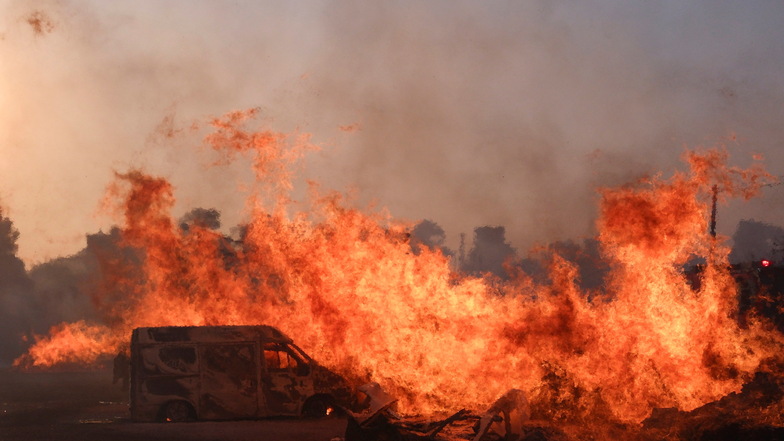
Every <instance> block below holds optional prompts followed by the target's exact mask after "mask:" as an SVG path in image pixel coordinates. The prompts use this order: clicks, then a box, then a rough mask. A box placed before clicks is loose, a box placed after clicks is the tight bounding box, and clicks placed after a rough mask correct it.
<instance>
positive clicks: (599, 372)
mask: <svg viewBox="0 0 784 441" xmlns="http://www.w3.org/2000/svg"><path fill="white" fill-rule="evenodd" d="M254 115H255V111H249V112H234V113H231V114H229V115H227V116H226V117H224V118H219V119H215V120H214V121H212V123H211V125H212V126H213V128H214V130H215V131H214V132H213V133H212V134H210V135H208V136H207V137H206V141H207V145H209V146H210V147H212V148H213V149H215V151H216V152H217V153H218V154H220V155H221V158H222V159H221V160H220V161H219V162H228V161H231V160H234V159H236V157H238V156H250V157H251V161H252V164H253V168H254V171H255V172H256V176H257V183H258V188H257V191H256V192H254V194H253V195H252V196H251V198H250V200H249V210H250V220H249V222H248V224H247V226H246V228H245V231H244V233H243V235H242V238H241V239H240V240H239V241H232V240H230V239H227V238H226V237H224V236H222V235H221V234H219V233H217V232H215V231H213V230H210V229H208V228H206V227H205V226H202V225H198V224H194V225H192V226H190V227H189V228H187V229H183V228H179V227H178V226H177V225H176V223H175V222H174V221H173V220H172V218H171V215H170V210H171V208H172V206H173V204H174V191H173V189H172V187H171V185H170V184H169V183H168V182H166V181H165V180H163V179H160V178H154V177H150V176H147V175H145V174H144V173H142V172H140V171H132V172H129V173H127V174H118V175H117V181H116V182H115V184H113V185H112V186H111V187H110V191H109V192H108V196H107V206H114V207H116V208H119V209H120V210H121V212H122V216H123V222H122V226H121V229H120V237H121V238H122V242H121V251H122V252H121V253H119V254H118V253H113V254H108V253H107V254H105V255H104V254H102V252H101V249H96V250H94V251H95V252H96V255H97V256H99V258H100V259H101V264H102V269H103V272H102V277H103V278H102V279H101V281H100V283H97V284H96V287H95V289H94V299H95V303H96V305H98V307H99V308H100V310H101V313H102V314H103V317H104V324H103V325H88V324H86V323H83V322H80V323H75V324H70V325H68V324H63V325H61V326H59V327H56V328H54V329H53V330H52V331H51V333H50V335H49V336H47V337H43V338H39V339H38V340H37V341H36V343H35V344H34V345H33V346H32V347H31V349H30V351H29V353H28V354H27V356H26V357H24V359H20V360H18V364H24V363H32V364H33V365H51V364H56V363H61V362H63V361H75V360H78V361H80V362H84V363H89V362H91V361H94V360H96V359H97V358H98V357H99V356H100V355H101V354H114V353H116V352H117V351H118V350H119V349H120V348H121V347H122V345H124V344H125V342H126V341H127V339H128V336H129V335H130V331H131V330H132V329H133V328H135V327H138V326H168V325H217V324H223V325H231V324H262V323H263V324H269V325H273V326H276V327H278V328H280V329H281V330H283V331H284V332H285V333H287V334H289V335H291V336H292V337H293V338H294V339H295V340H296V341H297V342H298V344H299V345H300V346H302V347H303V349H305V350H306V351H307V352H309V353H310V354H311V355H313V356H314V358H316V359H317V360H319V361H320V362H322V363H324V364H325V365H327V366H328V367H330V368H332V369H334V370H336V371H339V372H341V373H343V374H345V375H346V376H348V377H350V378H354V379H356V380H357V381H368V380H372V381H376V382H378V383H380V384H381V385H382V386H383V387H384V388H385V389H386V390H388V391H390V392H391V393H392V394H393V395H395V396H397V397H399V398H400V404H401V407H402V409H401V410H403V411H407V412H416V413H432V412H439V411H447V410H452V411H454V410H456V409H459V408H464V407H472V406H473V407H476V408H482V407H485V406H487V405H488V404H489V403H492V402H493V401H494V400H495V399H496V398H497V397H498V396H500V395H502V394H503V393H504V392H505V391H507V390H509V389H510V388H513V387H515V388H519V389H521V390H524V391H526V393H527V394H528V395H529V396H530V397H531V400H532V403H534V404H536V403H539V405H540V406H541V407H542V408H545V409H546V410H545V411H546V412H549V413H550V414H551V415H552V416H554V417H558V416H559V413H569V414H571V415H590V414H599V413H602V414H606V415H609V417H612V418H614V419H617V420H621V421H640V420H642V419H643V418H645V417H646V416H648V415H649V414H650V412H651V410H652V409H653V408H655V407H678V408H680V409H684V410H689V409H693V408H696V407H698V406H700V405H702V404H705V403H707V402H709V401H713V400H716V399H718V398H720V397H722V396H724V395H726V394H728V393H730V392H732V391H737V390H739V388H740V386H741V385H742V384H743V383H744V381H746V380H748V379H749V378H751V376H752V375H753V374H754V372H755V371H757V370H758V369H760V367H761V366H762V365H763V364H764V363H765V362H766V360H767V359H769V358H771V357H774V356H775V355H776V354H777V353H780V351H781V349H782V341H781V339H780V338H779V336H778V334H775V333H770V332H767V331H766V328H765V325H764V323H762V322H761V321H754V320H752V321H751V322H752V323H751V324H749V325H748V326H747V327H746V328H740V327H739V326H738V324H737V321H736V320H735V318H734V314H735V295H736V293H735V286H734V280H733V278H732V277H731V276H730V274H729V273H728V270H727V254H728V250H727V248H726V247H725V246H724V245H722V244H721V243H720V241H719V240H716V239H713V238H711V237H710V236H709V235H708V233H707V230H708V228H707V220H706V213H708V212H709V209H708V200H709V199H710V195H711V189H712V187H713V186H714V185H715V186H718V188H719V189H720V194H721V195H722V197H732V196H742V197H751V196H753V195H754V193H755V191H756V190H758V189H759V187H760V186H761V185H763V184H764V183H766V182H768V181H769V180H770V177H769V176H768V175H767V174H766V173H765V172H764V171H763V170H762V169H760V168H758V167H752V168H750V169H737V168H732V167H728V166H727V165H726V162H727V159H728V158H727V155H726V153H725V152H723V151H721V150H708V151H704V152H692V153H688V154H687V155H686V157H685V159H686V161H687V162H688V164H689V165H690V170H691V171H690V173H679V174H676V175H674V176H673V177H672V178H670V179H663V178H661V177H654V178H649V179H647V180H645V181H643V182H639V183H637V184H636V185H633V186H628V187H623V188H619V189H604V190H602V191H601V210H600V213H601V216H600V219H599V220H598V222H597V225H598V229H599V231H600V235H599V239H600V240H601V243H602V247H603V252H604V255H605V258H606V259H607V260H608V261H609V262H610V267H611V268H612V271H611V274H610V276H609V277H608V279H607V282H606V284H605V288H604V290H603V291H602V292H593V293H586V292H582V291H581V290H580V289H579V285H578V284H577V283H576V282H577V278H578V275H577V269H576V267H575V265H574V264H572V263H570V262H569V261H567V260H565V259H563V258H561V257H559V256H557V255H556V256H554V257H553V258H552V261H551V263H550V277H549V278H550V281H549V282H548V283H546V284H543V285H542V284H537V283H534V282H533V281H532V280H531V279H530V278H529V277H527V276H526V275H525V274H522V273H519V272H518V273H515V274H514V277H512V278H511V280H510V281H508V282H502V281H499V280H497V279H492V278H489V277H487V278H481V277H470V276H466V275H462V274H458V273H456V272H455V271H454V270H452V269H451V268H450V263H449V260H448V258H447V257H445V256H443V255H442V254H441V253H440V252H437V251H431V250H428V249H424V250H422V252H421V253H418V254H414V253H412V252H411V248H410V245H409V241H408V230H409V228H410V225H408V224H406V223H402V222H399V221H395V220H394V219H392V218H391V217H390V216H389V215H388V214H386V213H385V212H383V211H375V212H363V211H361V210H359V209H356V208H352V207H351V203H350V201H349V202H347V201H346V198H345V196H343V195H341V194H339V193H327V194H322V193H320V192H319V190H318V188H317V187H316V186H315V185H314V186H313V188H312V192H311V193H312V195H311V203H310V206H309V208H308V209H307V210H303V211H295V210H294V208H293V205H292V204H291V201H290V200H289V192H290V190H291V188H292V181H291V179H292V175H291V171H292V167H293V166H295V165H296V164H297V162H298V161H299V159H300V158H302V157H303V155H304V154H305V153H306V152H307V151H310V150H314V149H315V148H316V147H315V146H314V145H312V144H311V143H310V140H309V138H308V137H307V136H306V135H296V134H295V135H286V134H281V133H276V132H272V131H261V132H256V131H248V130H246V129H245V126H246V125H248V124H249V123H250V122H251V121H252V120H253V117H254ZM695 256H697V257H702V258H704V259H705V260H706V262H707V265H706V270H705V272H704V273H703V280H702V283H701V288H700V289H699V290H697V291H694V290H693V289H692V288H691V287H690V285H689V284H688V283H687V280H686V278H685V277H684V275H683V273H682V271H681V268H682V267H683V265H684V264H685V263H686V262H687V261H688V260H689V259H690V258H693V257H695Z"/></svg>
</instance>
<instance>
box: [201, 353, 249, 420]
mask: <svg viewBox="0 0 784 441" xmlns="http://www.w3.org/2000/svg"><path fill="white" fill-rule="evenodd" d="M199 359H200V373H201V394H200V396H199V416H200V417H201V418H203V419H232V418H249V417H255V416H258V415H257V414H258V410H259V407H258V391H257V372H258V367H257V363H256V360H257V357H256V350H255V344H254V343H215V344H202V345H200V346H199Z"/></svg>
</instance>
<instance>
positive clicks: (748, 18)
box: [0, 0, 784, 263]
mask: <svg viewBox="0 0 784 441" xmlns="http://www.w3.org/2000/svg"><path fill="white" fill-rule="evenodd" d="M0 11H2V14H0V16H2V17H3V18H2V19H0V57H2V58H3V60H7V62H4V63H3V65H2V66H0V146H1V148H2V153H3V154H2V157H3V161H1V162H0V176H1V178H0V179H2V181H0V188H2V191H0V196H1V197H2V198H3V200H4V201H5V202H6V203H7V205H8V206H9V209H10V210H11V214H12V215H13V216H14V219H15V220H16V223H17V228H19V231H20V232H21V239H20V243H19V255H20V257H21V258H22V259H23V260H25V261H26V262H28V263H36V262H37V263H40V262H43V261H45V260H47V259H49V258H52V257H56V256H62V255H68V254H72V253H74V252H76V251H78V250H79V249H81V248H83V247H84V232H85V231H97V230H98V229H99V228H104V229H108V228H109V227H110V225H111V224H112V220H111V219H107V218H106V217H101V216H95V215H94V214H95V206H96V201H98V200H99V199H100V198H101V196H102V194H103V188H104V186H105V185H106V183H107V182H109V181H110V180H111V177H112V173H113V170H117V171H119V172H124V171H126V170H128V169H130V168H142V169H144V170H145V171H147V172H149V173H151V174H154V175H158V176H165V177H167V178H168V179H170V180H171V181H172V182H173V184H174V186H175V187H176V188H177V194H178V195H179V196H178V197H179V200H178V204H179V205H178V206H177V207H175V212H176V214H177V215H181V214H184V212H185V211H187V210H188V209H190V208H191V207H194V206H208V207H217V208H218V209H220V210H221V212H222V213H224V219H223V221H224V222H223V223H224V225H236V224H239V223H241V222H242V221H243V220H244V219H245V215H244V214H243V207H244V206H243V201H244V197H243V195H240V194H238V193H240V192H238V191H237V189H238V187H239V186H241V185H242V184H243V183H246V182H247V181H248V179H249V178H250V177H249V176H248V175H247V174H243V172H242V171H240V169H239V168H232V167H224V168H220V169H215V170H213V169H209V170H207V169H204V168H203V166H202V164H204V162H205V161H204V155H203V154H192V153H191V151H192V150H190V149H189V150H185V148H186V147H189V146H191V145H193V144H196V143H197V142H195V140H194V138H193V137H192V136H191V132H190V131H189V130H188V128H189V126H190V124H191V122H192V121H194V120H197V119H199V118H202V117H203V116H205V115H217V114H223V113H225V112H226V111H228V110H233V109H244V108H250V107H260V108H261V109H262V114H263V115H265V116H266V117H267V118H269V120H270V122H271V123H272V126H274V127H275V128H276V129H277V130H282V131H289V130H291V129H293V128H300V129H301V130H303V131H307V132H311V133H313V134H314V138H313V139H314V141H315V142H317V143H321V144H323V145H324V146H325V147H327V148H326V149H325V150H324V151H323V152H322V153H320V154H316V155H312V156H311V157H310V158H309V159H308V160H307V164H306V169H305V173H304V174H303V175H302V178H303V180H304V179H315V180H318V181H320V182H321V183H322V184H323V185H324V186H325V187H329V188H337V189H343V188H345V187H347V186H354V187H356V188H358V189H359V190H360V193H359V194H360V198H361V202H367V201H368V200H377V201H379V202H380V203H381V204H382V205H384V206H387V207H388V208H389V209H390V211H391V212H392V213H393V214H394V215H395V216H399V217H403V218H409V219H414V220H416V219H423V218H427V219H433V220H434V221H436V222H438V223H439V224H440V225H442V226H443V229H444V230H445V233H446V242H445V244H446V246H449V247H451V248H453V249H454V248H457V246H458V243H457V240H458V237H459V234H460V233H465V232H471V231H472V229H473V228H474V227H475V226H477V225H504V226H506V234H507V235H508V240H509V241H510V243H511V244H512V245H513V246H514V247H515V248H517V249H520V250H525V249H528V248H530V246H531V245H533V244H535V243H540V244H541V243H548V242H551V241H553V240H570V239H576V238H579V237H586V236H587V237H590V236H592V235H593V233H594V231H595V227H594V224H593V223H594V219H595V208H594V207H595V200H596V197H595V189H596V188H597V187H603V186H614V185H617V184H620V183H622V182H627V181H628V180H629V179H634V178H638V177H640V176H643V175H645V174H649V173H653V172H655V171H658V170H662V171H664V172H665V173H666V172H669V171H671V170H673V169H674V168H677V167H679V165H678V161H679V156H680V154H681V153H682V151H683V149H684V146H694V145H701V144H708V145H713V144H715V143H726V144H728V147H729V148H730V149H733V150H734V151H735V153H738V155H736V156H738V157H741V158H743V157H749V156H750V155H751V154H752V153H760V154H763V155H765V156H766V157H767V159H768V161H769V163H770V164H778V163H781V162H782V160H783V159H784V151H782V149H780V148H779V147H780V146H779V143H780V140H781V139H782V138H783V137H782V135H783V133H782V130H784V129H782V127H781V124H780V121H781V120H782V117H784V109H783V108H782V106H781V105H780V103H781V102H782V99H783V98H784V79H782V77H781V75H780V72H781V71H782V68H784V28H782V27H781V26H780V23H781V22H782V21H783V20H782V19H784V6H783V5H781V4H780V3H778V2H769V1H763V0H752V1H748V2H744V3H743V5H741V6H738V5H737V4H736V3H735V2H728V1H708V0H700V1H696V2H690V3H689V4H683V2H657V3H656V4H652V3H650V2H644V1H641V0H638V1H631V2H624V3H623V4H618V3H617V2H610V1H607V0H588V1H584V2H570V1H531V2H505V1H485V2H472V1H449V2H445V1H435V2H415V1H393V2H384V3H383V4H368V3H367V2H356V1H339V2H326V1H312V2H308V3H306V4H302V3H296V4H287V3H280V2H252V3H232V4H225V3H210V2H202V3H196V4H194V3H193V2H189V1H184V0H183V1H168V2H166V3H165V4H160V3H158V2H129V3H117V2H100V1H87V2H73V1H68V0H65V1H54V0H51V1H35V2H28V1H16V0H5V1H3V2H2V3H1V4H0ZM341 127H344V128H345V127H351V128H352V130H350V131H343V130H341V129H340V128H341ZM772 172H773V174H782V171H781V170H777V169H775V168H773V169H772ZM32 176H34V177H35V179H31V178H30V177H32ZM300 184H301V182H300ZM303 187H304V186H303ZM302 192H304V190H301V191H300V194H301V193H302ZM780 193H781V191H780V189H776V188H772V189H770V190H769V191H767V192H766V197H765V198H763V199H762V200H760V201H758V202H754V203H752V204H747V205H744V206H732V207H728V208H722V209H720V217H719V219H720V222H719V230H720V232H723V234H730V233H731V231H732V228H734V226H735V224H736V223H737V221H738V220H740V219H743V218H752V217H753V218H755V219H760V220H761V221H764V222H770V223H774V224H776V223H780V222H781V219H782V217H784V204H781V203H777V202H781V201H780V200H779V199H781V198H782V197H784V195H781V194H780ZM51 219H59V220H60V221H59V222H57V223H56V224H55V223H53V222H51Z"/></svg>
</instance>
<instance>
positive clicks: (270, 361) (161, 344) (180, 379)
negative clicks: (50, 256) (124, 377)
mask: <svg viewBox="0 0 784 441" xmlns="http://www.w3.org/2000/svg"><path fill="white" fill-rule="evenodd" d="M130 362H131V383H130V408H131V418H132V419H133V420H134V421H188V420H224V419H243V418H262V417H269V416H301V415H302V416H321V415H327V414H329V412H330V411H331V410H332V409H334V407H333V406H335V405H339V406H343V407H345V406H347V405H348V404H349V400H350V399H351V397H352V394H351V391H350V389H349V387H348V384H347V383H346V381H345V380H344V379H343V378H342V377H340V376H339V375H337V374H335V373H333V372H331V371H329V370H328V369H326V368H325V367H323V366H320V365H319V364H318V363H316V362H315V361H313V359H311V358H310V357H309V356H308V355H307V354H305V352H303V351H302V350H301V349H300V348H298V347H297V345H295V344H294V342H293V341H292V340H291V339H290V338H289V337H287V336H286V335H284V334H283V333H282V332H280V331H279V330H277V329H275V328H273V327H271V326H184V327H174V326H172V327H157V328H137V329H134V331H133V334H132V336H131V360H130Z"/></svg>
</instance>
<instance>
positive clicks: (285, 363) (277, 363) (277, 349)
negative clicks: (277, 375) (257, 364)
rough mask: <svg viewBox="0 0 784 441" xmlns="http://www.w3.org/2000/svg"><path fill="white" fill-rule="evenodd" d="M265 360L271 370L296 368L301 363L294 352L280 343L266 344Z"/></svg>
mask: <svg viewBox="0 0 784 441" xmlns="http://www.w3.org/2000/svg"><path fill="white" fill-rule="evenodd" d="M264 360H265V362H266V363H267V370H270V371H289V370H296V369H297V366H298V365H299V363H300V360H298V358H297V357H296V356H295V355H294V354H293V353H291V352H289V351H288V350H287V349H286V348H284V347H282V346H281V345H278V344H265V345H264Z"/></svg>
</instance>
